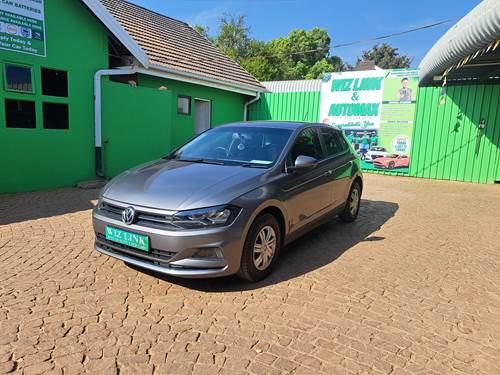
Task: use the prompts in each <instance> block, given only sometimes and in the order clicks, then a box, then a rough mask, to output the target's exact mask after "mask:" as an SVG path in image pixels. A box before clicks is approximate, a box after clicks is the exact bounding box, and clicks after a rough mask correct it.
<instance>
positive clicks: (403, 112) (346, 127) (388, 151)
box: [320, 69, 418, 174]
mask: <svg viewBox="0 0 500 375" xmlns="http://www.w3.org/2000/svg"><path fill="white" fill-rule="evenodd" d="M417 88H418V69H392V70H382V69H377V70H367V71H352V72H340V73H328V74H325V77H324V78H323V82H322V86H321V106H320V116H321V117H320V119H321V120H322V121H323V122H324V123H328V124H330V125H335V126H337V127H338V128H341V129H342V130H343V131H344V134H345V135H346V137H347V139H348V140H349V142H350V143H351V145H352V146H353V148H354V149H355V150H356V151H357V152H358V154H359V156H360V158H361V164H362V168H363V169H365V170H384V171H387V172H398V173H404V174H407V173H408V170H409V165H410V151H411V144H412V140H411V137H412V133H413V117H414V114H415V104H416V94H417Z"/></svg>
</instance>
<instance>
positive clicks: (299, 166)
mask: <svg viewBox="0 0 500 375" xmlns="http://www.w3.org/2000/svg"><path fill="white" fill-rule="evenodd" d="M317 166H318V160H317V159H315V158H312V157H310V156H305V155H299V156H297V159H295V163H294V165H293V167H292V168H291V169H292V171H305V170H307V169H313V168H316V167H317Z"/></svg>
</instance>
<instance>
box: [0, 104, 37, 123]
mask: <svg viewBox="0 0 500 375" xmlns="http://www.w3.org/2000/svg"><path fill="white" fill-rule="evenodd" d="M5 125H6V126H7V127H8V128H25V129H26V128H35V127H36V116H35V102H33V101H28V100H14V99H5Z"/></svg>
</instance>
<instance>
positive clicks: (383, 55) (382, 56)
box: [358, 43, 412, 69]
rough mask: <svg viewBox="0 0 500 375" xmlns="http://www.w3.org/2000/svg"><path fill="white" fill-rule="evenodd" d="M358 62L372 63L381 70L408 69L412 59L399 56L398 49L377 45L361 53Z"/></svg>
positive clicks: (387, 45) (383, 44)
mask: <svg viewBox="0 0 500 375" xmlns="http://www.w3.org/2000/svg"><path fill="white" fill-rule="evenodd" d="M360 61H373V62H374V63H375V65H377V66H378V67H380V68H382V69H394V68H409V67H410V64H411V61H412V59H411V58H410V57H409V56H406V55H399V53H398V48H394V47H392V46H390V45H389V44H387V43H382V44H380V45H379V44H377V45H375V46H373V48H372V49H371V50H369V51H363V55H362V56H361V59H360V58H358V63H359V62H360Z"/></svg>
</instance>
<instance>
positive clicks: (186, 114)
mask: <svg viewBox="0 0 500 375" xmlns="http://www.w3.org/2000/svg"><path fill="white" fill-rule="evenodd" d="M179 99H187V100H188V103H189V104H188V112H187V113H184V112H179ZM191 107H192V98H191V96H189V95H177V114H178V115H182V116H190V115H191V110H192V109H191Z"/></svg>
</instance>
